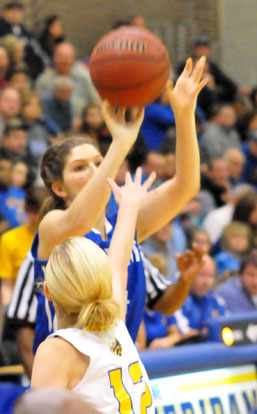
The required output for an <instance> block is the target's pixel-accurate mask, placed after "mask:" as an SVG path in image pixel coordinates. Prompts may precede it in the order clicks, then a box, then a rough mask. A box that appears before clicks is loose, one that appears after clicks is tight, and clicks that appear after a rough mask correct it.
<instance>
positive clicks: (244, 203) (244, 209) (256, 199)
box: [232, 192, 257, 247]
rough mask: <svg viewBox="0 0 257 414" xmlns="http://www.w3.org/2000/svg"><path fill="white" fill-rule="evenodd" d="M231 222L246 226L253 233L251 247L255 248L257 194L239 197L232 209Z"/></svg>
mask: <svg viewBox="0 0 257 414" xmlns="http://www.w3.org/2000/svg"><path fill="white" fill-rule="evenodd" d="M232 221H240V222H242V223H245V224H248V225H249V226H250V228H251V230H252V232H253V246H254V247H256V246H257V194H256V192H255V193H254V194H253V193H250V194H246V195H245V196H244V197H241V198H240V199H239V200H238V202H237V204H236V206H235V209H234V214H233V218H232Z"/></svg>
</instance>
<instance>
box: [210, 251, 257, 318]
mask: <svg viewBox="0 0 257 414" xmlns="http://www.w3.org/2000/svg"><path fill="white" fill-rule="evenodd" d="M217 292H218V294H219V295H220V296H221V297H222V298H223V299H224V301H225V302H226V307H227V309H228V311H229V312H231V313H233V314H234V313H241V314H242V312H251V311H256V309H257V256H256V255H254V254H250V255H248V256H247V257H245V258H244V259H243V260H242V263H241V266H240V269H239V273H238V275H237V276H234V277H231V278H229V279H228V280H227V281H226V282H225V283H223V284H222V285H221V286H220V287H219V288H218V290H217Z"/></svg>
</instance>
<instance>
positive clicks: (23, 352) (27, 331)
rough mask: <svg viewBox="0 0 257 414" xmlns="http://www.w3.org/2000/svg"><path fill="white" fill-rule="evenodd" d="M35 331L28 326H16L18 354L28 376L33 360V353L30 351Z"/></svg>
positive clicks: (29, 375)
mask: <svg viewBox="0 0 257 414" xmlns="http://www.w3.org/2000/svg"><path fill="white" fill-rule="evenodd" d="M34 335H35V331H34V329H32V328H29V327H22V328H18V332H17V339H16V341H17V347H18V354H19V357H20V360H21V362H22V365H23V366H24V369H25V371H26V374H27V375H28V377H29V378H30V377H31V373H32V365H33V361H34V355H33V352H32V345H33V340H34Z"/></svg>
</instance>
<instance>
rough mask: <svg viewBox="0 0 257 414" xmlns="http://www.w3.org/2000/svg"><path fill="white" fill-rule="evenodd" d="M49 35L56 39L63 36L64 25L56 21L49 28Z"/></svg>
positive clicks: (58, 20)
mask: <svg viewBox="0 0 257 414" xmlns="http://www.w3.org/2000/svg"><path fill="white" fill-rule="evenodd" d="M49 33H50V34H51V35H52V36H53V38H54V39H57V38H58V37H60V36H63V25H62V21H61V20H60V19H56V20H54V21H53V23H52V24H51V26H50V27H49Z"/></svg>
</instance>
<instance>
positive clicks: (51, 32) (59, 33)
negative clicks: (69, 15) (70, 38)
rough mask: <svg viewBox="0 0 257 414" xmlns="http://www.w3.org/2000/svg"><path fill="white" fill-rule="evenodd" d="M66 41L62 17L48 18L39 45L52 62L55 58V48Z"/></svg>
mask: <svg viewBox="0 0 257 414" xmlns="http://www.w3.org/2000/svg"><path fill="white" fill-rule="evenodd" d="M64 40H65V34H64V29H63V23H62V19H61V18H60V16H57V15H52V16H49V17H47V19H46V20H45V26H44V28H43V31H42V33H41V35H40V37H39V43H40V45H41V47H42V49H43V50H44V52H45V53H46V54H47V56H48V57H49V59H50V60H52V58H53V54H54V49H55V46H56V45H58V44H59V43H61V42H63V41H64Z"/></svg>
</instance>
